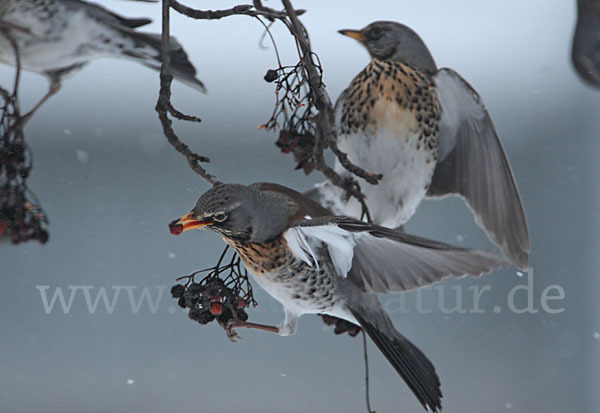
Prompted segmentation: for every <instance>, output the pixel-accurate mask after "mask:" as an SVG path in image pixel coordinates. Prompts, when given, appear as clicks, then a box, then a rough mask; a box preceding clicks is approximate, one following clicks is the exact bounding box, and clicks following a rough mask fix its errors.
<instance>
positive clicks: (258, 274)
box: [169, 183, 506, 411]
mask: <svg viewBox="0 0 600 413" xmlns="http://www.w3.org/2000/svg"><path fill="white" fill-rule="evenodd" d="M169 227H170V230H171V233H173V234H175V235H178V234H180V233H182V232H183V231H186V230H190V229H195V228H199V229H210V230H212V231H215V232H216V233H218V234H219V235H220V236H221V237H222V239H223V240H224V241H225V242H226V243H227V244H229V245H230V246H232V247H233V248H234V249H235V251H236V252H237V253H238V254H239V256H240V257H241V259H242V261H243V263H244V266H246V268H247V269H248V271H249V272H250V273H251V274H252V275H253V277H254V279H255V280H256V282H257V283H258V284H259V285H260V286H262V287H263V288H264V289H265V290H266V291H267V292H268V293H269V294H270V295H271V296H273V297H274V298H275V299H276V300H278V301H279V302H280V303H281V304H282V306H283V310H284V314H285V317H284V320H283V321H282V322H281V323H280V324H279V326H278V327H277V328H276V329H275V331H276V332H278V333H279V334H281V335H289V334H293V333H294V332H295V331H296V326H297V322H298V319H299V317H300V316H301V315H303V314H326V315H329V316H333V317H337V318H341V319H343V320H347V321H349V322H351V323H353V324H355V325H360V326H361V327H362V328H363V329H364V330H365V331H366V333H367V334H368V335H369V336H370V337H371V339H372V340H373V342H374V343H375V344H376V345H377V347H378V348H379V350H380V351H381V352H382V353H383V355H384V356H385V357H386V358H387V360H388V361H389V362H390V363H391V364H392V366H393V367H394V369H396V371H397V372H398V373H399V374H400V376H402V378H403V379H404V380H405V382H406V383H407V385H408V386H409V387H410V389H411V390H412V391H413V393H414V394H415V396H416V397H417V399H418V400H419V402H420V403H421V404H422V405H423V406H424V407H425V408H426V409H431V410H433V411H438V410H439V409H441V397H442V394H441V390H440V382H439V378H438V376H437V374H436V372H435V368H434V366H433V364H432V363H431V362H430V361H429V360H428V359H427V357H426V356H425V355H424V354H423V353H422V352H421V351H420V350H419V349H418V348H417V347H416V346H415V345H414V344H412V343H411V342H410V341H408V340H407V339H406V338H405V337H404V336H402V335H401V334H400V333H399V332H398V331H397V330H396V329H395V328H394V326H393V324H392V321H391V320H390V318H389V317H388V316H387V314H386V313H385V311H384V310H383V308H382V306H381V304H380V302H379V300H378V299H377V295H376V293H389V292H398V291H406V290H410V289H414V288H418V287H421V286H424V285H427V284H431V283H433V282H436V281H438V280H441V279H442V278H444V277H447V276H451V275H453V276H463V275H466V274H470V275H480V274H482V273H485V272H489V271H491V270H493V269H494V268H497V267H499V266H501V265H504V264H506V262H505V261H504V260H502V259H500V258H498V257H496V256H495V255H493V254H490V253H487V252H483V251H476V250H467V249H463V248H457V247H453V246H451V245H447V244H442V243H438V242H435V241H430V240H427V239H424V238H419V237H415V236H413V235H408V234H405V233H403V232H400V231H396V230H392V229H388V228H384V227H381V226H377V225H372V224H368V223H365V222H362V221H359V220H356V219H353V218H347V217H341V216H334V215H331V213H330V212H329V211H327V210H326V209H325V208H323V207H321V206H320V205H319V204H318V203H316V202H314V201H312V200H310V199H308V198H306V197H305V196H304V195H302V194H301V193H299V192H296V191H294V190H292V189H290V188H287V187H284V186H280V185H277V184H272V183H256V184H252V185H250V186H245V185H238V184H222V185H219V186H216V187H213V188H212V189H210V190H209V191H207V192H206V193H204V194H203V195H202V196H201V197H200V199H199V200H198V202H197V203H196V206H195V207H194V208H193V209H192V211H191V212H190V213H189V214H187V215H185V216H183V217H181V218H180V219H177V220H175V221H173V222H171V223H170V224H169ZM243 324H244V323H243V322H241V323H239V324H237V325H235V327H245V326H244V325H243Z"/></svg>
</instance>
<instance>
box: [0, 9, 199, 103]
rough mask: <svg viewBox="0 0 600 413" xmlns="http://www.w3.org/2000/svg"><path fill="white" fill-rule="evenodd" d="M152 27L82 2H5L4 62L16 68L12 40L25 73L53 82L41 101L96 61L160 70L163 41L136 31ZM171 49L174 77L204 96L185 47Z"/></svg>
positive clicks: (0, 42)
mask: <svg viewBox="0 0 600 413" xmlns="http://www.w3.org/2000/svg"><path fill="white" fill-rule="evenodd" d="M150 22H151V20H150V19H147V18H138V19H130V18H126V17H122V16H119V15H117V14H115V13H113V12H111V11H110V10H108V9H106V8H104V7H102V6H100V5H97V4H94V3H88V2H85V1H82V0H2V1H0V62H3V63H7V64H10V65H13V66H16V64H17V62H16V55H15V50H14V47H13V43H12V42H11V40H14V42H15V43H16V46H17V49H18V55H19V59H20V64H21V67H22V68H24V69H27V70H31V71H34V72H38V73H42V74H44V75H45V76H46V77H47V78H48V79H49V81H50V86H49V91H48V94H47V95H46V96H45V97H44V98H43V100H46V99H47V98H48V97H49V96H51V95H52V94H54V93H56V92H57V91H58V89H59V88H60V84H61V80H62V79H63V78H64V77H65V76H66V75H68V74H71V73H73V72H75V71H77V70H79V69H81V68H82V67H83V66H85V65H86V64H87V63H88V62H89V61H90V60H92V59H95V58H97V57H118V58H126V59H133V60H135V61H137V62H139V63H141V64H143V65H145V66H148V67H151V68H152V69H156V70H159V69H160V66H161V63H162V59H161V38H160V35H159V34H153V33H143V32H138V31H135V30H134V29H136V28H138V27H140V26H144V25H146V24H148V23H150ZM170 45H171V72H172V74H173V76H174V77H175V78H176V79H178V80H180V81H182V82H184V83H186V84H188V85H190V86H192V87H194V88H195V89H198V90H200V91H202V92H204V91H205V88H204V85H203V83H202V82H201V81H200V80H198V79H196V69H195V68H194V66H193V65H192V64H191V63H190V61H189V60H188V57H187V54H186V53H185V51H184V50H183V48H182V47H181V45H180V44H179V43H178V42H177V40H176V39H174V38H171V42H170ZM43 100H42V101H43Z"/></svg>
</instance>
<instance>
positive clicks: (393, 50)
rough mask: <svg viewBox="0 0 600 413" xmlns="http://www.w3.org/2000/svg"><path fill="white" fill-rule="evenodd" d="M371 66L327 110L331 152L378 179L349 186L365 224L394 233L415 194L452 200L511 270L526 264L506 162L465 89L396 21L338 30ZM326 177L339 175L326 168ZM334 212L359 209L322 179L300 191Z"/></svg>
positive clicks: (524, 235)
mask: <svg viewBox="0 0 600 413" xmlns="http://www.w3.org/2000/svg"><path fill="white" fill-rule="evenodd" d="M340 33H341V34H343V35H346V36H349V37H351V38H353V39H356V40H358V41H359V42H360V43H361V44H362V45H363V46H365V47H366V49H367V51H368V52H369V54H370V56H371V62H370V63H369V64H368V65H367V66H366V67H365V68H364V69H363V70H362V71H361V72H360V73H359V74H358V75H357V76H356V77H355V78H354V80H353V81H352V82H351V83H350V86H349V87H348V88H347V89H346V90H344V91H343V92H342V94H341V95H340V97H339V99H338V100H337V102H336V105H335V127H336V133H337V145H338V147H339V148H340V149H341V150H342V151H344V152H345V153H346V154H347V155H348V158H349V160H350V161H352V162H353V163H354V164H355V165H358V166H360V167H361V168H363V169H365V170H366V171H367V172H370V173H377V174H383V178H382V179H381V181H380V182H379V183H378V184H377V185H371V184H369V183H367V182H366V181H364V180H362V179H359V182H360V185H361V189H362V191H363V193H364V194H365V195H366V197H367V199H366V203H367V206H368V208H369V212H370V215H371V218H372V220H373V222H374V223H376V224H379V225H383V226H386V227H394V228H395V227H400V226H402V225H403V224H404V223H405V222H407V221H408V220H409V219H410V217H411V216H412V215H413V214H414V213H415V210H416V208H417V206H418V205H419V203H420V202H421V200H422V199H423V198H425V197H441V196H445V195H448V194H458V195H461V196H462V197H463V198H464V199H465V201H466V202H467V204H468V205H469V206H470V207H471V208H472V209H473V212H474V214H475V220H476V222H477V223H478V224H479V225H480V226H482V227H483V228H484V229H485V231H486V232H487V236H488V237H489V238H490V240H491V241H492V242H494V243H495V244H496V245H498V246H500V248H501V249H502V252H503V253H504V255H505V256H506V257H507V258H508V259H509V260H510V261H511V262H513V263H514V264H516V265H517V266H519V267H526V266H527V265H528V263H529V235H528V232H527V224H526V222H525V215H524V213H523V207H522V205H521V200H520V198H519V193H518V191H517V187H516V185H515V181H514V178H513V174H512V172H511V169H510V166H509V164H508V160H507V159H506V155H505V154H504V150H503V149H502V146H501V144H500V141H499V140H498V136H497V135H496V131H495V130H494V125H493V124H492V120H491V119H490V116H489V114H488V112H487V110H486V109H485V106H484V105H483V102H482V101H481V98H480V97H479V95H478V94H477V92H475V90H474V89H473V88H472V87H471V86H470V85H469V84H468V83H467V82H466V81H465V80H464V79H463V78H462V77H461V76H460V75H459V74H458V73H456V72H455V71H454V70H452V69H448V68H442V69H439V70H438V69H437V67H436V64H435V62H434V60H433V57H432V56H431V54H430V53H429V50H428V49H427V46H426V45H425V43H424V42H423V40H421V38H420V37H419V36H418V35H417V33H415V32H414V31H413V30H411V29H410V28H409V27H407V26H404V25H402V24H399V23H394V22H386V21H378V22H375V23H372V24H370V25H368V26H367V27H365V28H364V29H362V30H340ZM335 170H336V171H337V172H338V173H339V174H341V175H343V176H348V175H349V172H348V171H346V170H345V168H344V167H343V166H342V165H341V164H340V162H337V161H336V165H335ZM307 195H308V196H310V197H312V198H313V199H316V200H318V201H319V202H321V203H322V204H323V205H324V206H326V207H327V208H330V209H331V210H332V211H334V212H335V213H336V214H339V215H347V216H352V217H360V216H361V214H362V206H361V204H360V203H359V202H358V201H356V199H353V198H352V199H348V198H347V197H346V196H345V193H344V191H343V190H342V189H340V188H338V187H336V186H334V185H332V184H330V183H329V182H324V183H322V184H319V185H317V187H316V188H314V189H312V190H310V191H309V192H307Z"/></svg>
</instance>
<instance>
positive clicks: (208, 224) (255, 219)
mask: <svg viewBox="0 0 600 413" xmlns="http://www.w3.org/2000/svg"><path fill="white" fill-rule="evenodd" d="M288 214H289V207H288V205H287V204H286V201H285V200H284V199H283V198H280V197H278V196H276V195H274V194H271V193H265V192H260V191H257V190H256V189H253V188H250V187H248V186H245V185H239V184H223V185H218V186H215V187H213V188H212V189H210V190H208V191H207V192H205V193H204V194H203V195H202V196H201V197H200V199H198V202H197V203H196V206H195V207H194V209H192V211H191V212H190V213H189V214H187V215H184V216H183V217H181V218H179V219H177V220H174V221H172V222H171V223H170V224H169V229H170V230H171V233H172V234H173V235H179V234H180V233H182V232H183V231H186V230H188V229H195V228H199V229H210V230H212V231H215V232H218V233H219V234H221V235H222V236H224V237H227V238H233V239H237V240H243V241H251V242H264V241H267V240H269V239H272V238H275V237H276V236H278V235H280V234H281V233H283V232H284V231H285V230H286V229H287V222H288Z"/></svg>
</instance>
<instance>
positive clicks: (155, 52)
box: [117, 28, 206, 93]
mask: <svg viewBox="0 0 600 413" xmlns="http://www.w3.org/2000/svg"><path fill="white" fill-rule="evenodd" d="M117 29H119V28H117ZM120 30H122V31H126V33H125V34H126V35H127V37H129V38H131V39H133V41H134V44H135V48H134V50H125V49H123V50H121V53H122V54H124V55H126V56H129V57H131V58H134V59H136V60H139V61H140V63H142V64H143V65H145V66H148V67H150V68H152V69H155V70H160V67H161V64H162V59H161V48H162V43H161V35H160V34H156V33H145V32H137V31H134V30H130V29H127V28H121V29H120ZM148 47H149V48H150V51H148ZM170 47H171V52H170V57H171V74H172V75H173V77H174V78H175V79H177V80H179V81H181V82H184V83H186V84H187V85H189V86H191V87H193V88H195V89H197V90H200V91H201V92H203V93H206V88H205V87H204V84H203V83H202V82H201V81H200V80H198V79H197V78H196V68H195V67H194V65H192V63H191V62H190V60H189V58H188V55H187V53H186V52H185V50H184V49H183V47H182V46H181V44H179V42H178V41H177V39H175V38H174V37H172V36H171V38H170Z"/></svg>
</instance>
